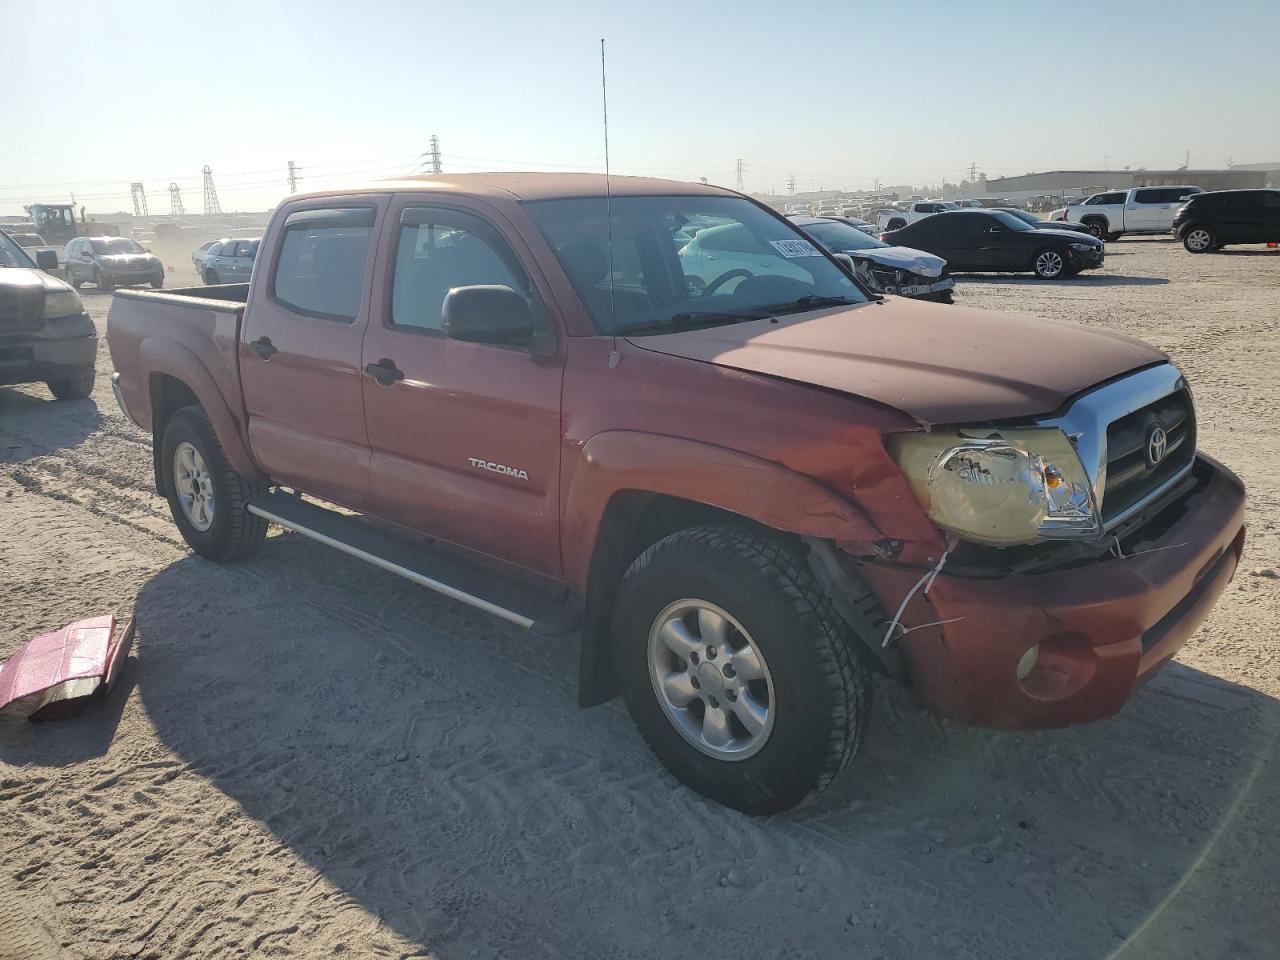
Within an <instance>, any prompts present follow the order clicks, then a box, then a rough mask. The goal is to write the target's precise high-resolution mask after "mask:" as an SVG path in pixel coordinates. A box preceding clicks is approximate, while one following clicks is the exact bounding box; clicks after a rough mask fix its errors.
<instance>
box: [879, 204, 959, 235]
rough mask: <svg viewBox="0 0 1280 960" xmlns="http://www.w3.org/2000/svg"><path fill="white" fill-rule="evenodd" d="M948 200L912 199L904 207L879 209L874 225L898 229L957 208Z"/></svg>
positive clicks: (886, 228)
mask: <svg viewBox="0 0 1280 960" xmlns="http://www.w3.org/2000/svg"><path fill="white" fill-rule="evenodd" d="M959 209H960V208H959V207H957V206H956V205H955V204H954V203H952V202H951V201H950V200H912V201H911V202H910V203H908V204H906V205H905V209H885V210H881V211H880V214H879V216H878V217H877V218H876V225H877V226H878V227H879V228H880V229H881V230H882V231H883V230H900V229H901V228H903V227H905V226H906V225H907V224H909V223H915V222H916V221H917V220H923V219H924V218H925V217H931V216H933V215H934V214H935V213H944V212H945V211H947V210H959Z"/></svg>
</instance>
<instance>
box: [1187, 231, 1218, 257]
mask: <svg viewBox="0 0 1280 960" xmlns="http://www.w3.org/2000/svg"><path fill="white" fill-rule="evenodd" d="M1217 242H1218V238H1217V237H1216V236H1214V233H1213V229H1212V228H1211V227H1205V226H1198V225H1197V226H1194V227H1192V228H1191V229H1190V230H1188V231H1187V232H1186V233H1184V234H1183V235H1182V245H1183V246H1184V247H1186V248H1187V252H1188V253H1208V252H1209V251H1210V250H1213V249H1215V247H1216V246H1217Z"/></svg>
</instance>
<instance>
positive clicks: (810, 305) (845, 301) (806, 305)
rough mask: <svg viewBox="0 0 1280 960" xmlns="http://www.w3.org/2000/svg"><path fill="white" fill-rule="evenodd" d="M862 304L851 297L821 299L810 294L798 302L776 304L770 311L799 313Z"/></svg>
mask: <svg viewBox="0 0 1280 960" xmlns="http://www.w3.org/2000/svg"><path fill="white" fill-rule="evenodd" d="M862 302H863V301H862V300H854V299H853V298H851V297H819V296H817V295H816V294H809V295H808V296H805V297H800V298H799V299H797V300H792V301H791V302H790V303H777V304H774V305H773V306H771V307H769V308H768V310H769V311H770V312H771V313H799V312H800V311H802V310H817V309H819V308H820V307H845V306H849V305H850V304H854V303H862Z"/></svg>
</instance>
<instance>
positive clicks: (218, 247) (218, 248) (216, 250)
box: [209, 243, 222, 257]
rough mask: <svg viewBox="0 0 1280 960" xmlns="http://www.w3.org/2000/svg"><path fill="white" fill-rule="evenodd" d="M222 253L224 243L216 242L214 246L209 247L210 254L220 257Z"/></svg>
mask: <svg viewBox="0 0 1280 960" xmlns="http://www.w3.org/2000/svg"><path fill="white" fill-rule="evenodd" d="M221 255H222V244H220V243H215V244H214V245H213V246H212V247H210V248H209V256H211V257H219V256H221Z"/></svg>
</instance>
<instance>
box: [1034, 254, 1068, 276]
mask: <svg viewBox="0 0 1280 960" xmlns="http://www.w3.org/2000/svg"><path fill="white" fill-rule="evenodd" d="M1065 265H1066V264H1065V263H1064V262H1063V259H1062V254H1060V253H1058V252H1057V251H1056V250H1045V251H1044V252H1043V253H1041V254H1040V256H1038V257H1036V274H1037V275H1039V276H1041V277H1044V278H1045V279H1046V280H1050V279H1052V278H1054V277H1056V276H1057V275H1058V274H1060V273H1061V272H1062V268H1063V267H1064V266H1065Z"/></svg>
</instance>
